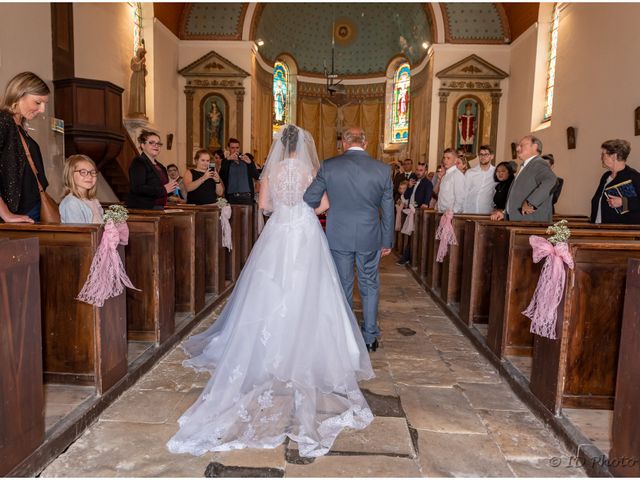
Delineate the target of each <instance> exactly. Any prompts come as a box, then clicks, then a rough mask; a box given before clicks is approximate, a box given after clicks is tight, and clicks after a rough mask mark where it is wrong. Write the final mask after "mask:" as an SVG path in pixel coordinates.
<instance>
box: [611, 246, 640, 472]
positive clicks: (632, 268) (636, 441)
mask: <svg viewBox="0 0 640 480" xmlns="http://www.w3.org/2000/svg"><path fill="white" fill-rule="evenodd" d="M638 299H640V256H639V257H638V258H635V259H633V260H629V265H628V267H627V286H626V291H625V295H624V310H623V314H622V331H621V334H620V354H619V356H618V375H617V380H616V398H615V404H614V407H613V428H612V435H611V440H612V441H611V453H610V454H609V458H610V459H622V458H625V457H626V458H631V459H633V458H635V459H637V458H638V445H640V415H638V405H640V364H639V363H638V352H640V301H638ZM609 470H610V471H611V473H613V474H614V475H615V476H619V477H640V462H638V461H636V462H635V463H633V464H631V465H621V464H619V465H613V464H612V465H611V466H609Z"/></svg>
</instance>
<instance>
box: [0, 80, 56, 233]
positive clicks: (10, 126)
mask: <svg viewBox="0 0 640 480" xmlns="http://www.w3.org/2000/svg"><path fill="white" fill-rule="evenodd" d="M49 93H50V92H49V87H48V86H47V84H46V83H44V81H42V79H41V78H39V77H38V76H37V75H35V74H34V73H31V72H23V73H19V74H18V75H16V76H15V77H13V78H12V79H11V80H9V83H8V84H7V88H6V89H5V92H4V96H3V98H2V104H1V105H0V218H1V219H2V220H3V221H5V222H26V223H33V222H34V221H39V220H40V192H39V190H38V180H39V181H40V184H41V185H42V188H44V189H46V188H47V185H48V184H49V182H47V177H46V175H45V172H44V164H43V161H42V154H41V152H40V147H39V146H38V144H37V142H36V141H35V140H34V139H33V138H31V137H30V136H29V134H28V133H27V130H26V128H25V127H26V122H28V121H29V120H33V119H34V118H35V117H36V116H37V115H39V114H41V113H44V111H45V107H46V104H47V102H48V101H49ZM23 142H24V143H23ZM25 145H26V147H27V149H28V150H29V155H30V156H31V159H32V160H33V164H34V167H35V169H36V171H37V172H38V178H37V180H36V175H35V174H34V173H33V169H32V168H31V165H30V163H29V160H28V157H27V152H26V150H25Z"/></svg>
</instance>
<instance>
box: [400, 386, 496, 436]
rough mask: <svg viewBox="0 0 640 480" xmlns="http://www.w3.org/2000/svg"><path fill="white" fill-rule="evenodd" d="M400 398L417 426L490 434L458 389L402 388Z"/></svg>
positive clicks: (409, 418)
mask: <svg viewBox="0 0 640 480" xmlns="http://www.w3.org/2000/svg"><path fill="white" fill-rule="evenodd" d="M400 401H401V402H402V408H403V409H404V411H405V413H406V414H407V420H408V421H409V425H411V426H412V427H413V428H417V429H421V430H430V431H434V432H449V433H471V434H474V433H480V434H486V433H487V429H486V428H485V426H484V425H483V423H482V421H481V420H480V417H479V416H478V414H477V413H476V411H475V410H474V409H473V408H471V405H469V402H468V401H467V399H466V398H464V396H463V395H462V393H461V392H460V391H459V390H458V389H456V388H440V387H411V388H409V387H407V388H401V389H400Z"/></svg>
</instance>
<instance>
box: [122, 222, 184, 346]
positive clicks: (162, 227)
mask: <svg viewBox="0 0 640 480" xmlns="http://www.w3.org/2000/svg"><path fill="white" fill-rule="evenodd" d="M127 224H128V226H129V244H128V245H127V246H126V248H125V254H126V266H127V274H128V275H129V279H130V280H131V283H133V285H134V286H135V287H136V288H139V289H140V290H139V291H138V290H132V289H127V336H128V338H129V340H138V341H150V342H155V343H156V344H158V345H160V344H162V343H163V342H164V341H165V340H166V339H167V338H169V337H170V336H171V335H173V332H174V331H175V305H176V299H175V263H174V255H173V251H174V223H173V222H172V221H171V218H170V217H169V216H166V215H137V214H131V215H129V219H128V220H127Z"/></svg>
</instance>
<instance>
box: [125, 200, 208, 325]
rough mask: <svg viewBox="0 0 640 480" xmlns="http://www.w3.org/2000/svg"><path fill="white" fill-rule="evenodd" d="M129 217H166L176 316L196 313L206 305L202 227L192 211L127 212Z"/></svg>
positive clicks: (201, 221)
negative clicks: (170, 232)
mask: <svg viewBox="0 0 640 480" xmlns="http://www.w3.org/2000/svg"><path fill="white" fill-rule="evenodd" d="M129 212H130V213H131V214H137V215H147V216H165V215H166V216H167V217H168V218H170V220H171V222H172V223H173V226H174V229H173V232H174V257H175V298H176V304H175V309H176V312H187V313H197V312H199V311H200V310H202V309H203V308H204V303H205V280H204V278H205V275H204V270H205V249H204V239H205V224H204V219H203V217H202V216H197V215H196V212H195V211H193V210H186V209H167V210H136V209H131V210H129Z"/></svg>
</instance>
